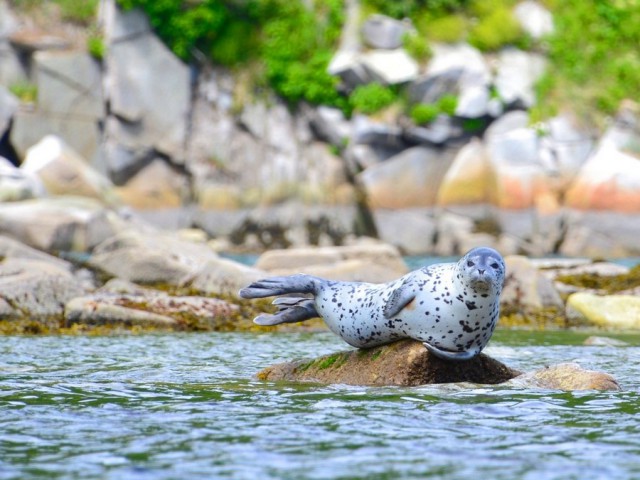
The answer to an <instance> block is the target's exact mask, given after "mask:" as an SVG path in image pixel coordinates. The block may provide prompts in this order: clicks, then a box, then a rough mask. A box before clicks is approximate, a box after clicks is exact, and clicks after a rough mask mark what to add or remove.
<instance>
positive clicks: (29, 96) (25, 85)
mask: <svg viewBox="0 0 640 480" xmlns="http://www.w3.org/2000/svg"><path fill="white" fill-rule="evenodd" d="M9 91H10V92H11V93H13V94H14V95H15V96H16V97H18V99H20V101H21V102H24V103H34V102H35V101H36V99H37V98H38V87H36V86H35V85H34V84H33V83H29V82H27V81H22V82H16V83H14V84H12V85H9Z"/></svg>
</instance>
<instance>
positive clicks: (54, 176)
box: [20, 135, 117, 205]
mask: <svg viewBox="0 0 640 480" xmlns="http://www.w3.org/2000/svg"><path fill="white" fill-rule="evenodd" d="M20 169H21V170H22V171H23V172H25V173H27V174H31V175H34V176H37V177H38V178H39V179H40V180H41V181H42V183H43V184H44V186H45V188H46V190H47V192H48V193H49V194H50V195H78V196H81V197H90V198H95V199H98V200H100V201H102V202H104V203H105V204H107V205H109V204H116V203H117V198H116V197H115V194H114V191H113V185H112V184H111V182H110V181H109V179H108V178H106V177H104V176H103V175H101V174H100V173H99V172H98V171H96V170H95V169H93V168H91V167H90V166H89V164H88V163H87V162H86V161H85V160H84V159H83V158H82V157H80V155H78V154H77V153H76V152H75V151H73V149H71V148H70V147H69V146H68V145H66V144H65V143H64V141H63V140H62V139H60V138H58V137H56V136H54V135H48V136H46V137H44V138H43V139H42V140H41V141H40V142H39V143H38V144H36V145H34V146H33V147H31V148H30V149H29V150H27V155H26V158H25V159H24V162H23V163H22V165H21V166H20Z"/></svg>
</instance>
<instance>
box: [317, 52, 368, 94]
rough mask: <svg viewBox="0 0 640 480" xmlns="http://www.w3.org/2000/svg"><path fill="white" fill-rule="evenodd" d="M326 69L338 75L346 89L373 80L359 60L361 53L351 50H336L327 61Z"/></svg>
mask: <svg viewBox="0 0 640 480" xmlns="http://www.w3.org/2000/svg"><path fill="white" fill-rule="evenodd" d="M327 71H328V72H329V74H331V75H335V76H337V77H340V80H341V82H342V84H343V85H344V87H345V89H346V90H353V89H354V88H355V87H357V86H359V85H366V84H367V83H370V82H372V81H373V80H374V78H373V76H372V75H371V73H370V72H369V71H368V70H367V69H366V68H365V67H364V65H363V64H362V62H361V54H360V53H358V52H356V51H353V50H338V51H337V52H336V54H335V55H334V56H333V58H332V59H331V62H329V67H328V68H327Z"/></svg>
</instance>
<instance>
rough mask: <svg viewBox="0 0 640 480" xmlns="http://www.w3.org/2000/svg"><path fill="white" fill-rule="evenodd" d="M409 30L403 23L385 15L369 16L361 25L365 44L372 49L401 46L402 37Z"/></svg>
mask: <svg viewBox="0 0 640 480" xmlns="http://www.w3.org/2000/svg"><path fill="white" fill-rule="evenodd" d="M409 30H410V27H409V25H407V24H406V23H405V22H401V21H399V20H395V19H393V18H391V17H387V16H386V15H379V14H375V15H371V16H370V17H369V18H367V19H366V20H365V22H364V24H363V25H362V36H363V38H364V41H365V43H366V44H367V45H368V46H370V47H372V48H383V49H389V50H391V49H395V48H400V47H401V46H402V42H403V38H404V35H405V34H406V33H407V32H408V31H409Z"/></svg>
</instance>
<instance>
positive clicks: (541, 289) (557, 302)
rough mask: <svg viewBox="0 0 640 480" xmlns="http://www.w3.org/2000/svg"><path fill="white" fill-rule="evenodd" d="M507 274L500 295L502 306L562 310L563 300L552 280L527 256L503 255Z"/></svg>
mask: <svg viewBox="0 0 640 480" xmlns="http://www.w3.org/2000/svg"><path fill="white" fill-rule="evenodd" d="M504 260H505V264H506V267H507V275H506V277H505V282H504V288H503V290H502V295H501V296H500V304H501V306H502V307H507V308H509V309H517V310H524V311H533V312H536V311H540V310H544V309H549V308H553V309H556V310H557V311H562V309H563V308H564V302H563V301H562V298H561V297H560V294H559V293H558V291H557V290H556V289H555V287H554V285H553V282H552V281H551V280H550V279H549V278H548V277H547V276H546V275H545V274H544V273H542V272H541V271H540V270H539V269H538V268H537V267H536V266H535V265H534V263H533V262H531V261H530V260H529V259H528V258H527V257H523V256H519V255H509V256H507V257H505V259H504Z"/></svg>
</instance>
